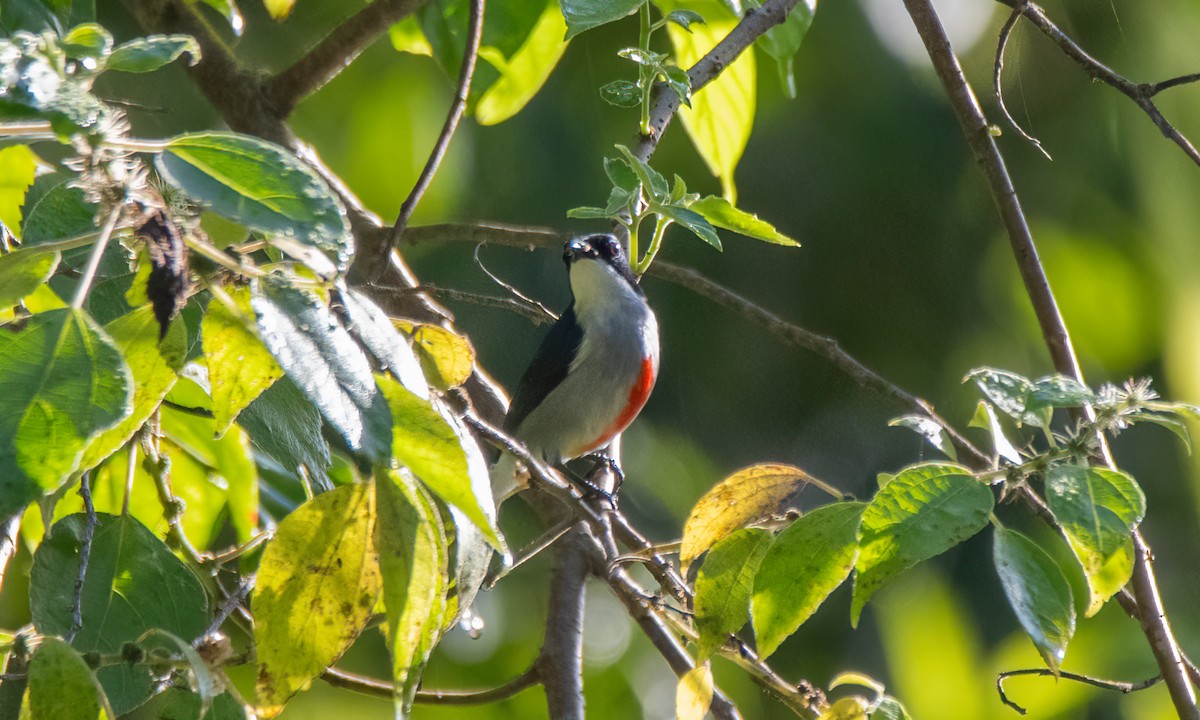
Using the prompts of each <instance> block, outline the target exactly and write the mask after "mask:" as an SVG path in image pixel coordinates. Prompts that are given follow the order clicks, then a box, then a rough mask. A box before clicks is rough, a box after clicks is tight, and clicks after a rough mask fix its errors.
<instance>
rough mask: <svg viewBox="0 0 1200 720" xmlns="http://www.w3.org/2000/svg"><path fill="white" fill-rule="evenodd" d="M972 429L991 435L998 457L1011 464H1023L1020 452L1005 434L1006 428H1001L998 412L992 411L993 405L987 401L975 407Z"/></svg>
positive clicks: (982, 401) (980, 402) (981, 401)
mask: <svg viewBox="0 0 1200 720" xmlns="http://www.w3.org/2000/svg"><path fill="white" fill-rule="evenodd" d="M971 427H977V428H980V429H981V430H986V431H987V432H988V433H989V434H991V436H992V447H994V448H995V450H996V454H997V455H999V456H1000V457H1002V458H1004V459H1005V460H1007V461H1009V462H1010V463H1020V462H1021V453H1020V451H1019V450H1017V448H1016V446H1014V445H1013V444H1012V442H1010V441H1009V439H1008V436H1007V435H1005V434H1004V428H1002V427H1000V418H999V417H998V416H997V415H996V411H995V410H994V409H992V405H991V403H989V402H987V401H986V400H980V401H979V404H978V405H977V406H976V407H975V416H974V417H973V418H971Z"/></svg>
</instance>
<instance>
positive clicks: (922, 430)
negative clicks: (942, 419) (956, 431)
mask: <svg viewBox="0 0 1200 720" xmlns="http://www.w3.org/2000/svg"><path fill="white" fill-rule="evenodd" d="M888 427H902V428H908V429H909V430H912V431H913V432H915V433H916V434H918V435H920V436H921V437H923V438H925V439H926V440H927V441H929V444H930V445H932V446H934V447H935V448H937V449H938V450H940V451H941V452H942V454H943V455H945V456H946V457H948V458H950V459H951V460H958V451H957V450H956V449H955V448H954V443H953V442H951V440H950V435H949V433H947V432H946V429H945V428H944V427H942V426H941V425H939V424H938V423H936V422H934V421H933V420H932V419H930V418H928V417H926V416H924V415H903V416H901V417H898V418H894V419H892V420H889V421H888Z"/></svg>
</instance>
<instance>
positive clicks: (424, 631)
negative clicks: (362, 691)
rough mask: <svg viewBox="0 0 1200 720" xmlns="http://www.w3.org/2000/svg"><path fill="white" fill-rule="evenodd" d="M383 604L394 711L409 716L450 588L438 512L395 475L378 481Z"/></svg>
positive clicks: (383, 475)
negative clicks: (447, 589)
mask: <svg viewBox="0 0 1200 720" xmlns="http://www.w3.org/2000/svg"><path fill="white" fill-rule="evenodd" d="M375 492H376V502H377V507H378V517H379V520H378V523H377V524H376V542H377V544H378V547H379V554H380V571H381V574H382V583H383V602H384V607H385V608H386V616H387V621H388V626H387V634H388V646H389V650H390V651H391V654H392V679H393V682H394V683H395V685H396V694H395V701H396V707H397V708H398V709H399V710H400V712H402V713H407V712H408V711H409V710H410V709H411V707H412V702H413V697H414V696H415V692H416V689H417V683H418V681H419V679H420V673H419V670H420V668H421V666H423V665H424V664H425V661H426V660H427V659H428V653H429V651H430V650H432V649H433V645H434V641H435V639H436V637H437V634H438V632H439V631H440V630H441V618H440V617H438V616H439V615H440V613H438V609H439V608H442V609H444V607H445V592H446V588H447V586H448V584H449V578H448V577H447V575H446V573H447V568H446V555H447V548H446V537H445V534H444V532H442V530H441V526H440V521H439V520H438V519H437V517H436V513H437V511H436V510H435V509H434V508H433V506H432V504H431V503H430V502H429V501H428V500H427V499H426V498H425V497H422V493H421V491H420V490H419V489H418V488H417V487H416V486H415V485H414V484H412V481H411V480H410V479H408V478H405V477H403V476H402V475H401V474H399V473H397V472H388V473H380V474H378V476H377V477H376V480H375Z"/></svg>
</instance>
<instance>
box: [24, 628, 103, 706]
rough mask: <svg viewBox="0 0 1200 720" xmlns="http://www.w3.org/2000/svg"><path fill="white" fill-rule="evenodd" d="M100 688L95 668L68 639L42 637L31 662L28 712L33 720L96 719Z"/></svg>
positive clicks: (99, 703) (99, 704)
mask: <svg viewBox="0 0 1200 720" xmlns="http://www.w3.org/2000/svg"><path fill="white" fill-rule="evenodd" d="M101 697H102V695H101V694H100V688H98V687H97V686H96V678H95V677H93V675H92V670H91V668H89V667H88V666H87V663H86V662H84V661H83V658H82V657H80V656H79V653H78V652H76V651H75V649H74V648H72V647H71V646H70V645H68V644H67V643H66V642H64V641H62V640H60V639H58V638H56V637H48V638H45V639H43V640H42V644H41V645H38V648H37V650H35V651H34V652H33V657H32V658H31V659H30V661H29V712H30V715H31V716H32V718H33V719H34V720H40V719H42V718H45V719H46V720H50V718H54V720H96V717H97V716H98V715H99V714H100V708H101V702H100V701H101Z"/></svg>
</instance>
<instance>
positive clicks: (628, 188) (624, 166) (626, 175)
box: [604, 158, 641, 193]
mask: <svg viewBox="0 0 1200 720" xmlns="http://www.w3.org/2000/svg"><path fill="white" fill-rule="evenodd" d="M604 174H605V175H607V176H608V179H609V180H611V181H612V184H613V187H615V188H617V189H619V190H624V191H625V192H626V193H632V192H635V191H636V190H637V189H638V186H639V185H640V184H641V181H640V180H638V176H637V173H635V172H634V171H633V168H632V167H630V166H629V162H628V161H627V160H624V159H623V158H604Z"/></svg>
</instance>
